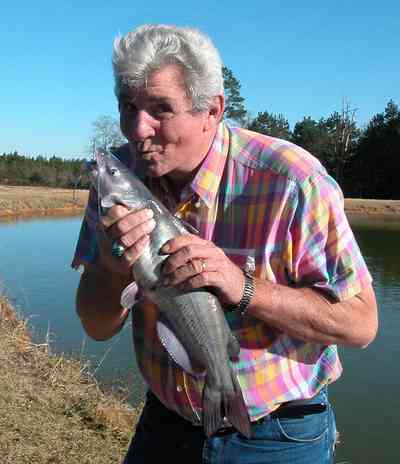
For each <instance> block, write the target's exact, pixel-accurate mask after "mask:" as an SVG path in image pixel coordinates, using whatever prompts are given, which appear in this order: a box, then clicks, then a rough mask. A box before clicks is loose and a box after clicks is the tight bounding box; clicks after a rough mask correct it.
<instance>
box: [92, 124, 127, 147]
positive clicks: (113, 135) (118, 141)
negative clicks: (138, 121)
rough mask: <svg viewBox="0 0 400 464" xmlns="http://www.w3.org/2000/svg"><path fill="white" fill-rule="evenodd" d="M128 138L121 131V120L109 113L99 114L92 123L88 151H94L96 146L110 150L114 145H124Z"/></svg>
mask: <svg viewBox="0 0 400 464" xmlns="http://www.w3.org/2000/svg"><path fill="white" fill-rule="evenodd" d="M125 142H126V140H125V138H124V136H123V135H122V133H121V129H120V127H119V122H118V121H117V120H116V119H115V118H113V117H111V116H107V115H101V116H99V117H98V118H97V119H96V120H95V121H93V123H92V134H91V136H90V139H89V147H88V151H89V152H90V153H92V152H93V151H94V150H95V149H96V148H101V149H103V150H109V149H110V148H111V147H113V146H118V145H122V144H123V143H125Z"/></svg>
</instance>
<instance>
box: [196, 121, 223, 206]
mask: <svg viewBox="0 0 400 464" xmlns="http://www.w3.org/2000/svg"><path fill="white" fill-rule="evenodd" d="M228 151H229V130H228V127H227V126H226V124H225V123H224V122H221V123H220V124H219V126H218V129H217V132H216V134H215V137H214V140H213V142H212V144H211V147H210V149H209V151H208V153H207V155H206V157H205V158H204V161H203V162H202V164H201V166H200V168H199V170H198V171H197V173H196V176H195V177H194V179H193V181H192V182H191V184H190V187H191V189H192V190H193V191H194V192H195V193H197V195H198V196H199V198H200V199H201V200H203V201H204V203H205V204H206V205H207V206H208V207H210V206H211V205H212V204H213V202H214V201H215V198H216V196H217V194H218V189H219V185H220V182H221V178H222V175H223V172H224V168H225V164H226V160H227V157H228Z"/></svg>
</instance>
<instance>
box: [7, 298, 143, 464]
mask: <svg viewBox="0 0 400 464" xmlns="http://www.w3.org/2000/svg"><path fill="white" fill-rule="evenodd" d="M0 411H1V414H0V461H1V463H2V464H11V463H13V464H14V463H18V464H28V463H29V464H50V463H51V464H58V463H59V464H65V463H68V464H94V463H96V464H110V463H120V462H121V459H122V457H123V455H124V452H125V450H126V448H127V445H128V442H129V439H130V437H131V434H132V430H133V427H134V424H135V423H136V420H137V416H138V411H137V410H134V409H132V408H131V407H130V406H129V405H127V404H126V403H125V402H124V401H122V400H121V399H119V398H117V396H116V395H111V394H105V393H104V392H102V391H101V389H100V388H99V386H98V385H97V384H96V382H95V381H94V379H93V378H92V377H91V376H90V374H89V373H88V372H87V369H86V367H85V366H84V365H83V364H82V363H81V362H79V361H76V360H72V359H68V358H66V357H63V356H59V355H57V356H53V355H51V353H50V352H49V346H48V345H47V344H46V343H44V344H41V345H36V344H33V343H32V341H31V338H30V336H29V333H28V330H27V325H26V321H24V320H22V319H20V318H18V317H17V316H16V314H15V311H14V309H13V308H12V306H11V305H10V303H9V302H8V300H7V299H6V298H4V297H3V296H0Z"/></svg>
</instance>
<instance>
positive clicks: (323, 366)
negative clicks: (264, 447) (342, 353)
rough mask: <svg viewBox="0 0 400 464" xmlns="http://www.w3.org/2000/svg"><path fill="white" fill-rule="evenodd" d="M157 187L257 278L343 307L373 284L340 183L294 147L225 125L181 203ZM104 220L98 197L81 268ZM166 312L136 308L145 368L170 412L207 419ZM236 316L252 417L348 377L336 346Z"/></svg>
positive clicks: (162, 184) (85, 231) (160, 182)
mask: <svg viewBox="0 0 400 464" xmlns="http://www.w3.org/2000/svg"><path fill="white" fill-rule="evenodd" d="M121 159H122V161H124V162H125V163H126V164H128V165H130V166H131V167H132V168H134V166H133V164H134V160H133V157H132V156H130V154H129V152H122V154H121ZM147 184H148V185H149V187H150V189H151V190H152V191H153V193H154V194H155V195H156V196H158V197H159V198H160V199H161V200H162V201H163V202H164V204H166V205H167V207H168V208H169V209H170V210H175V211H176V212H177V214H178V215H180V216H182V217H183V218H184V220H185V221H186V222H188V223H190V224H191V225H192V226H194V227H195V228H196V229H197V230H198V231H199V234H200V236H201V237H203V238H205V239H207V240H211V241H213V242H214V243H215V244H216V245H217V246H218V247H220V248H222V249H223V250H224V251H225V253H226V255H227V256H228V257H229V258H230V259H231V260H232V261H233V262H234V263H236V264H237V265H238V266H240V267H242V268H246V267H247V269H248V270H252V271H253V272H254V276H255V277H258V278H261V279H268V280H269V281H271V282H275V283H278V284H282V285H286V286H293V287H311V288H315V289H318V290H321V291H323V292H326V293H327V294H329V295H330V296H332V297H334V298H335V299H336V300H338V301H339V300H344V299H347V298H350V297H351V296H353V295H356V294H357V293H359V292H360V291H361V290H362V289H363V288H364V287H365V286H366V285H368V284H369V283H370V282H371V276H370V274H369V272H368V269H367V267H366V265H365V263H364V260H363V258H362V256H361V253H360V251H359V248H358V246H357V244H356V241H355V239H354V236H353V234H352V232H351V229H350V227H349V224H348V222H347V219H346V216H345V214H344V209H343V196H342V193H341V191H340V189H339V187H338V186H337V184H336V183H335V181H334V180H333V179H332V178H331V177H329V176H328V174H327V172H326V171H325V169H324V168H323V167H322V165H321V164H320V163H319V161H318V160H316V159H315V158H314V157H313V156H311V155H310V154H309V153H308V152H306V151H305V150H303V149H301V148H300V147H298V146H295V145H293V144H291V143H289V142H286V141H284V140H279V139H275V138H272V137H268V136H265V135H260V134H256V133H254V132H250V131H247V130H244V129H239V128H229V127H228V126H227V125H226V124H225V123H221V125H220V127H219V129H218V132H217V134H216V137H215V139H214V142H213V144H212V147H211V148H210V150H209V152H208V154H207V156H206V158H205V160H204V161H203V163H202V165H201V167H200V169H199V171H198V172H197V174H196V176H195V178H194V180H193V181H192V183H191V184H190V185H188V186H187V187H186V189H185V190H184V191H183V193H182V198H181V200H182V201H181V202H180V203H179V204H175V203H174V201H173V197H172V195H170V194H169V192H168V185H167V182H166V179H163V178H152V179H151V180H148V182H147ZM96 221H97V204H96V196H95V195H94V194H93V193H92V194H91V196H90V201H89V204H88V208H87V211H86V215H85V219H84V221H83V224H82V229H81V234H80V238H79V241H78V245H77V249H76V254H75V258H74V261H73V266H74V267H77V266H79V265H80V264H84V263H85V262H93V261H95V259H96V256H97V253H98V252H97V244H96V239H95V233H94V227H95V224H96ZM157 315H158V310H157V308H156V307H155V306H154V305H153V304H152V303H151V302H149V301H148V300H146V299H145V298H142V300H141V301H139V302H138V303H137V304H136V305H135V307H134V310H133V312H132V318H133V339H134V345H135V350H136V356H137V361H138V365H139V368H140V371H141V373H142V375H143V377H144V379H145V381H146V382H147V384H148V385H149V387H150V388H151V390H152V391H153V392H154V393H155V394H156V395H157V396H158V397H159V399H160V400H161V401H162V402H163V403H164V404H165V405H166V406H167V407H168V408H170V409H173V410H175V411H176V412H178V413H179V414H180V415H182V416H183V417H185V418H187V419H188V420H190V421H192V422H193V423H199V422H200V420H201V400H202V388H203V379H202V378H194V377H193V376H191V375H189V374H187V373H185V372H184V371H183V370H182V369H180V367H179V366H177V365H176V364H175V363H174V361H173V360H172V359H171V358H170V356H169V355H168V353H167V352H166V351H165V349H164V347H163V346H162V344H161V343H160V341H159V339H158V337H157V332H156V321H157ZM226 318H227V320H228V323H229V325H230V327H231V329H232V330H233V331H234V333H235V335H236V337H237V339H238V340H239V343H240V346H241V351H240V358H239V360H238V362H235V363H232V367H233V369H234V371H235V372H236V374H237V377H238V380H239V384H240V386H241V388H242V391H243V395H244V398H245V401H246V404H247V406H248V410H249V414H250V416H251V419H252V420H256V419H258V418H260V417H262V416H264V415H266V414H269V413H270V412H271V411H273V410H274V409H276V408H277V407H278V405H279V403H281V402H285V401H290V400H294V399H300V398H309V397H312V396H314V395H315V394H316V393H317V392H318V391H319V390H320V389H321V388H322V387H323V386H325V385H326V384H328V383H331V382H333V381H334V380H336V379H337V378H338V377H339V376H340V374H341V371H342V367H341V364H340V360H339V357H338V353H337V347H336V346H335V345H330V346H326V345H321V344H317V343H308V342H305V341H302V340H299V339H296V338H293V337H290V336H288V335H286V334H285V333H282V332H281V331H279V330H277V329H275V328H273V327H269V326H268V325H267V324H266V323H264V322H262V321H260V320H258V319H255V318H252V317H250V316H245V317H243V316H241V315H240V314H237V313H234V312H233V313H228V314H226Z"/></svg>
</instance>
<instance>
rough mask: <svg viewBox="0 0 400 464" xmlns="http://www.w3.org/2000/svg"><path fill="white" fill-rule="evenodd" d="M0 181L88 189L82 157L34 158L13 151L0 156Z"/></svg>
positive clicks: (14, 183) (1, 182) (0, 182)
mask: <svg viewBox="0 0 400 464" xmlns="http://www.w3.org/2000/svg"><path fill="white" fill-rule="evenodd" d="M0 184H8V185H41V186H46V187H59V188H88V187H89V178H88V175H87V173H86V170H85V167H84V162H83V160H82V159H63V158H59V157H57V156H52V157H51V158H45V157H44V156H37V157H35V158H34V157H29V156H25V155H20V154H19V153H18V152H17V151H14V152H11V153H3V155H1V156H0Z"/></svg>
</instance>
